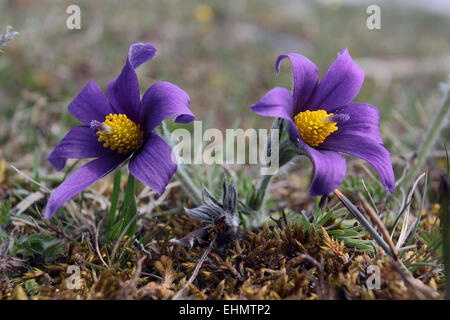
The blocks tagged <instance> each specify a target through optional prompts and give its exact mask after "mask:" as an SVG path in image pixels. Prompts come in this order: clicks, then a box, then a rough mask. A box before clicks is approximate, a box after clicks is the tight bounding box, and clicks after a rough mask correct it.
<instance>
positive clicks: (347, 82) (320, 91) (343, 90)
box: [310, 49, 364, 111]
mask: <svg viewBox="0 0 450 320" xmlns="http://www.w3.org/2000/svg"><path fill="white" fill-rule="evenodd" d="M363 81H364V71H363V70H362V69H361V68H360V67H359V66H358V65H357V64H356V63H355V62H353V60H352V57H351V56H350V54H349V53H348V50H347V49H344V50H342V51H341V52H340V53H339V55H338V57H337V59H336V61H334V62H333V64H332V65H331V66H330V68H329V69H328V71H327V72H326V73H325V75H324V76H323V78H322V80H321V81H320V83H319V85H318V87H317V90H316V93H315V96H314V99H313V100H312V103H311V108H310V109H311V110H316V109H325V110H327V111H328V110H329V109H333V108H337V107H340V106H343V105H346V104H349V103H350V102H352V101H353V99H354V98H355V97H356V96H357V95H358V92H359V89H360V88H361V85H362V83H363Z"/></svg>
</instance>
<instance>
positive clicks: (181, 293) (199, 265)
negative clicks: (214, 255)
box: [172, 237, 217, 300]
mask: <svg viewBox="0 0 450 320" xmlns="http://www.w3.org/2000/svg"><path fill="white" fill-rule="evenodd" d="M216 238H217V237H214V238H213V239H212V240H211V243H210V244H209V246H208V248H207V249H206V250H205V252H203V255H202V256H201V258H200V260H199V261H198V263H197V265H196V266H195V269H194V272H192V275H191V277H190V278H189V280H188V282H186V284H185V285H184V286H183V288H181V289H180V290H178V292H177V293H175V295H174V296H173V297H172V300H180V299H182V296H183V293H184V292H185V291H186V289H187V288H188V286H189V284H191V283H192V282H194V280H195V278H196V277H197V274H198V272H199V271H200V268H201V267H202V265H203V262H205V259H206V257H207V256H208V254H209V253H210V252H211V249H212V247H213V244H214V242H216Z"/></svg>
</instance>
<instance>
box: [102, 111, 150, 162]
mask: <svg viewBox="0 0 450 320" xmlns="http://www.w3.org/2000/svg"><path fill="white" fill-rule="evenodd" d="M101 128H102V130H99V131H97V135H98V141H99V142H103V146H104V147H105V148H110V149H111V150H113V151H116V152H118V153H121V154H128V153H130V152H132V151H134V150H136V149H138V148H140V147H141V145H142V141H143V139H144V132H143V131H142V130H141V126H140V125H139V124H136V123H134V122H133V121H131V120H130V119H128V117H127V116H126V115H124V114H112V113H110V114H109V115H107V116H106V118H105V121H104V122H103V123H102V126H101Z"/></svg>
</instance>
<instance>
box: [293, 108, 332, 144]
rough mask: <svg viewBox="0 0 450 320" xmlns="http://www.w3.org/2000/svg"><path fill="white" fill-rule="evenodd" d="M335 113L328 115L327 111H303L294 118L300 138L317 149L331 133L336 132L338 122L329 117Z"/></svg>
mask: <svg viewBox="0 0 450 320" xmlns="http://www.w3.org/2000/svg"><path fill="white" fill-rule="evenodd" d="M332 115H333V113H327V112H326V111H325V110H317V111H309V110H307V111H303V112H300V113H299V114H297V115H296V116H295V117H294V122H295V125H296V127H297V130H298V132H299V133H300V137H301V138H302V140H303V141H304V142H306V143H307V144H308V145H310V146H311V147H317V146H318V145H319V144H321V143H322V142H323V141H324V140H325V139H326V138H327V137H328V136H329V135H330V134H331V133H333V132H334V131H336V130H337V129H338V127H337V126H336V124H337V122H332V121H330V120H329V117H330V116H332Z"/></svg>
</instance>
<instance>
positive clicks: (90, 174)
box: [45, 155, 126, 219]
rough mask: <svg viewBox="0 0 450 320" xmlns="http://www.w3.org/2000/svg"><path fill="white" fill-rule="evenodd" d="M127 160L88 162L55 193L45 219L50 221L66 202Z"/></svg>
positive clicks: (114, 158)
mask: <svg viewBox="0 0 450 320" xmlns="http://www.w3.org/2000/svg"><path fill="white" fill-rule="evenodd" d="M125 159H126V156H123V155H112V156H107V157H103V158H99V159H96V160H93V161H91V162H88V163H87V164H85V165H84V166H82V167H81V168H79V169H78V170H76V171H75V172H74V173H72V174H71V175H70V176H69V177H68V178H67V179H66V180H65V181H64V182H63V183H61V184H60V185H59V187H58V188H56V190H55V191H53V193H52V195H51V196H50V199H49V200H48V202H47V206H46V207H45V218H47V219H49V218H50V217H51V216H52V215H53V214H54V213H55V212H56V210H58V208H59V207H61V206H62V205H63V203H64V202H66V201H67V200H69V199H71V198H72V197H74V196H75V195H77V194H78V193H80V192H81V191H83V190H84V189H86V188H87V187H88V186H90V185H91V184H93V183H94V182H95V181H97V180H99V179H101V178H103V177H104V176H105V175H107V174H108V173H110V172H111V171H113V170H114V169H115V168H116V167H117V166H118V165H120V163H121V162H123V161H124V160H125Z"/></svg>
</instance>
